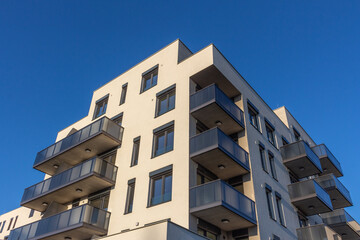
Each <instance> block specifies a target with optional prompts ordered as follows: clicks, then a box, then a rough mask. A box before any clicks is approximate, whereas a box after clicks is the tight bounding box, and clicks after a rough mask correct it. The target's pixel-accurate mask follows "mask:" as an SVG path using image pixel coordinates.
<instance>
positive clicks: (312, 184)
mask: <svg viewBox="0 0 360 240" xmlns="http://www.w3.org/2000/svg"><path fill="white" fill-rule="evenodd" d="M314 194H315V195H316V197H318V198H320V199H321V200H322V202H324V203H325V204H326V205H327V206H328V207H329V208H331V209H332V204H331V199H330V197H329V194H328V193H327V192H326V191H325V190H324V189H323V188H322V187H321V186H320V185H319V184H318V183H317V182H316V181H314V180H313V179H311V180H305V181H301V182H297V183H293V184H290V185H289V195H290V198H291V200H292V201H294V200H295V201H296V199H303V198H305V197H306V196H309V197H313V196H314Z"/></svg>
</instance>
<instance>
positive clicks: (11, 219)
mask: <svg viewBox="0 0 360 240" xmlns="http://www.w3.org/2000/svg"><path fill="white" fill-rule="evenodd" d="M13 220H14V218H10V223H9V226H8V228H7V230H8V231H9V230H10V228H11V224H12V221H13Z"/></svg>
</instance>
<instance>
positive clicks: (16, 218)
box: [12, 216, 19, 229]
mask: <svg viewBox="0 0 360 240" xmlns="http://www.w3.org/2000/svg"><path fill="white" fill-rule="evenodd" d="M18 217H19V216H16V217H15V221H14V225H13V227H12V228H13V229H14V228H15V226H16V222H17V220H18Z"/></svg>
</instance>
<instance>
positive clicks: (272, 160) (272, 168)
mask: <svg viewBox="0 0 360 240" xmlns="http://www.w3.org/2000/svg"><path fill="white" fill-rule="evenodd" d="M268 155H269V163H270V171H271V176H272V177H273V178H274V179H275V180H277V174H276V168H275V158H274V154H273V153H272V152H270V151H268Z"/></svg>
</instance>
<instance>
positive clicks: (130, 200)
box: [125, 178, 135, 214]
mask: <svg viewBox="0 0 360 240" xmlns="http://www.w3.org/2000/svg"><path fill="white" fill-rule="evenodd" d="M134 193H135V178H134V179H131V180H129V181H128V190H127V196H126V206H125V214H127V213H131V212H132V210H133V204H134Z"/></svg>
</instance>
